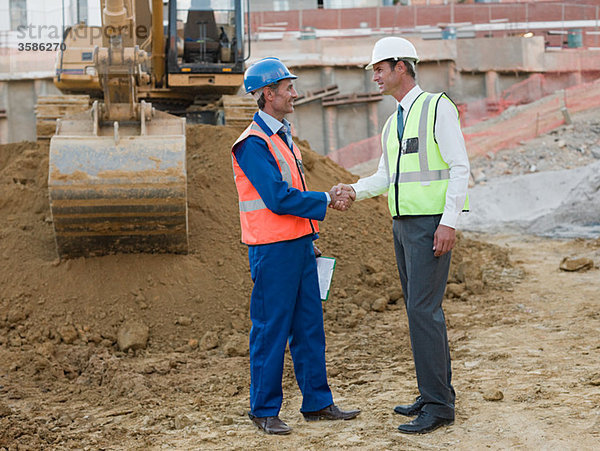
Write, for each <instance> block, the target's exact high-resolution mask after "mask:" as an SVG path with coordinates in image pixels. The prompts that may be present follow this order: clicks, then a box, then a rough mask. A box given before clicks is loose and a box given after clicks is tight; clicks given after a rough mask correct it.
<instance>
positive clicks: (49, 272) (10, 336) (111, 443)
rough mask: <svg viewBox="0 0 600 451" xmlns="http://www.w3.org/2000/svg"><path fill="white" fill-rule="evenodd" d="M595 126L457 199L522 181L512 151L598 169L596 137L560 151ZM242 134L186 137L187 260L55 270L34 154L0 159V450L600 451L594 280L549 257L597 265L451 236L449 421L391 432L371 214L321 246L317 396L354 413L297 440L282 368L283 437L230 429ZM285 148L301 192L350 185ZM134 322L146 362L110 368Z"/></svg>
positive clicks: (242, 377)
mask: <svg viewBox="0 0 600 451" xmlns="http://www.w3.org/2000/svg"><path fill="white" fill-rule="evenodd" d="M598 113H599V112H598V111H596V113H595V114H596V116H581V117H579V116H575V117H574V120H575V125H574V127H573V128H572V129H565V130H564V131H563V132H564V133H563V132H561V133H563V134H562V135H560V137H561V138H562V139H564V140H565V141H566V142H567V145H566V146H557V147H556V148H554V147H552V146H551V145H547V143H552V142H555V138H557V135H556V134H549V135H546V136H544V137H540V138H539V139H541V140H543V141H539V142H538V143H539V144H538V146H537V148H536V149H535V150H527V149H529V148H528V147H521V148H518V149H514V150H506V151H500V152H498V153H497V154H495V155H488V156H484V157H479V158H476V159H474V160H473V161H472V164H473V174H481V173H484V174H485V176H481V175H479V176H476V177H474V178H477V180H476V183H475V187H474V190H475V189H477V186H478V185H482V184H484V183H490V182H491V180H493V179H496V178H502V177H506V176H509V175H510V176H514V175H515V174H517V173H518V172H519V171H520V170H517V169H515V168H516V167H517V166H518V167H523V168H525V169H526V170H527V171H529V172H532V171H531V162H530V161H527V162H526V163H524V164H522V165H520V163H519V164H517V163H518V162H519V161H521V159H523V158H525V157H526V156H527V155H529V152H534V153H535V154H536V157H535V159H534V163H535V162H536V161H541V160H544V162H548V161H550V154H549V153H547V152H550V151H552V152H553V153H552V158H553V159H554V160H555V161H556V164H547V165H546V164H543V165H542V164H541V163H535V164H536V166H537V168H536V171H546V170H548V171H549V170H556V169H564V166H566V165H570V166H573V167H575V166H581V165H584V164H588V163H593V162H594V161H597V160H596V159H595V158H596V157H595V156H594V153H593V152H592V148H593V147H594V146H597V142H598V139H599V138H600V134H599V132H598V130H597V128H596V129H595V132H594V133H595V136H593V137H592V136H591V135H590V136H589V137H588V136H587V135H586V138H585V139H588V140H589V143H588V144H586V146H587V147H586V149H584V151H583V152H582V151H581V150H577V149H571V147H570V146H571V143H572V142H573V139H575V133H574V132H573V129H574V130H577V127H578V125H577V123H578V121H592V122H593V121H594V120H595V119H593V117H598ZM590 117H592V119H590ZM595 124H596V126H597V125H598V124H597V121H596V122H595ZM240 131H241V130H240V129H239V128H231V127H212V126H203V125H198V126H192V127H189V128H188V133H187V153H188V182H189V190H188V191H189V192H188V196H189V208H190V212H189V221H190V246H191V251H190V253H189V255H144V254H138V255H110V256H105V257H95V258H86V259H84V258H78V259H72V260H62V261H59V260H58V259H57V258H56V251H55V247H54V246H55V245H54V239H53V233H52V221H51V218H50V211H49V207H48V196H47V171H48V168H47V165H48V148H47V143H42V142H40V143H19V144H11V145H5V146H1V147H0V287H1V291H0V450H17V449H19V450H20V449H36V450H37V449H127V450H130V449H140V450H142V449H143V450H146V449H290V450H295V449H315V450H321V449H372V450H382V449H406V450H412V449H448V448H452V449H464V450H472V449H487V448H490V449H515V448H519V449H532V450H533V449H535V450H537V449H556V450H564V449H573V450H575V449H577V450H581V449H590V450H592V449H598V448H599V447H600V364H599V362H600V345H599V343H598V331H599V330H600V313H599V302H600V272H599V270H598V269H597V267H593V268H591V269H589V265H588V269H587V270H580V271H561V270H560V269H559V265H560V263H561V261H562V260H563V258H564V257H570V258H589V259H592V260H593V261H594V262H595V264H596V265H598V264H599V263H600V238H598V237H592V238H586V239H569V240H565V239H561V240H559V239H553V238H548V237H545V238H542V237H536V236H533V235H529V234H526V233H519V234H495V235H492V234H487V233H481V232H464V233H461V234H459V240H458V244H457V247H456V249H455V250H454V251H453V263H452V267H451V274H450V280H449V285H448V289H447V298H446V299H445V301H444V308H445V312H446V320H447V324H448V334H449V340H450V346H451V354H452V358H453V382H454V387H455V389H456V392H457V403H456V422H455V424H454V425H453V426H450V427H447V428H443V429H440V430H438V431H435V432H433V433H431V434H428V435H423V436H407V435H403V434H400V433H399V432H398V431H397V430H396V427H397V425H398V424H400V423H401V422H403V421H405V420H406V419H405V418H404V417H401V416H399V415H396V414H394V413H393V407H394V406H395V405H396V404H400V403H408V402H411V401H412V399H414V397H415V396H416V395H417V389H416V380H415V376H414V368H413V364H412V355H411V350H410V341H409V336H408V328H407V321H406V315H405V312H404V306H403V300H402V296H401V289H400V284H399V281H398V276H397V271H396V267H395V259H394V256H393V246H392V244H391V220H390V218H389V213H388V211H387V202H386V199H384V198H379V199H370V200H366V201H362V202H358V203H355V204H354V206H353V207H352V209H351V210H350V211H349V212H345V213H341V212H337V211H333V210H331V211H330V212H329V213H328V215H327V218H326V220H325V221H324V222H323V223H322V231H321V234H320V235H321V238H320V239H319V242H318V244H319V247H320V249H321V250H322V251H323V253H324V254H325V255H328V256H333V257H336V258H337V259H338V266H337V269H336V274H335V278H334V282H333V288H332V294H331V297H330V299H329V300H328V301H326V302H325V303H324V311H325V329H326V334H327V363H328V372H329V381H330V385H331V388H332V390H333V393H334V399H335V401H336V402H337V403H338V404H339V405H340V406H341V407H349V408H350V407H352V408H354V407H358V408H360V409H362V413H361V415H360V416H359V417H358V418H357V419H355V420H353V421H347V422H317V423H307V422H305V421H304V420H303V418H302V416H301V414H300V413H299V407H300V404H301V395H300V392H299V390H298V387H297V385H296V383H295V379H294V374H293V366H292V362H291V358H290V357H289V354H288V356H287V357H286V366H285V370H284V378H283V386H284V403H283V408H282V411H281V418H282V419H284V420H285V421H286V422H288V423H289V424H290V425H291V426H292V427H293V429H294V430H293V432H292V434H291V435H289V436H284V437H277V436H268V435H265V434H263V433H261V432H259V431H258V430H256V429H255V428H254V427H253V425H252V423H251V422H250V420H249V419H248V417H247V411H248V407H249V406H248V388H249V362H248V340H247V334H248V331H249V328H250V322H249V318H248V306H249V296H250V291H251V288H252V283H251V280H250V274H249V269H248V262H247V250H246V248H245V246H243V245H242V244H240V241H239V237H240V231H239V219H238V212H237V194H236V192H235V187H234V184H233V177H232V172H231V157H230V151H229V149H230V145H231V143H232V142H233V141H234V140H235V138H236V137H237V136H238V135H239V133H240ZM299 144H300V146H301V149H302V151H303V155H304V161H305V168H306V171H307V178H308V183H309V186H310V187H311V188H312V189H315V190H325V189H329V187H330V186H331V185H332V184H334V183H336V182H339V181H344V182H350V181H353V180H356V176H354V175H352V174H350V173H348V172H347V171H345V170H344V169H342V168H340V167H339V166H337V165H336V164H335V163H333V162H332V161H331V160H329V159H327V158H325V157H321V156H319V155H317V154H316V153H314V152H312V151H311V150H310V149H309V147H308V143H306V142H301V141H300V142H299ZM527 145H533V144H524V146H527ZM565 147H567V148H566V149H565ZM524 149H525V150H524ZM532 149H533V148H532ZM542 155H544V157H543V158H542V157H541V156H542ZM497 161H502V162H504V163H506V166H505V167H504V166H503V167H502V169H501V170H500V169H498V167H497V165H496V164H493V163H492V162H497ZM513 163H514V164H513ZM528 166H529V168H528V169H527V167H528ZM525 169H524V171H525ZM507 171H511V172H512V174H506V173H507ZM524 176H525V175H524ZM135 323H137V324H140V323H143V324H144V325H145V326H147V327H148V330H149V334H148V336H149V339H148V343H147V346H146V347H145V348H143V349H138V350H135V351H134V350H129V351H127V352H122V351H120V350H119V346H118V342H119V339H120V336H121V335H122V334H123V333H124V332H127V329H128V328H131V327H132V324H135Z"/></svg>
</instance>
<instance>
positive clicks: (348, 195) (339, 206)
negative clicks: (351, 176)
mask: <svg viewBox="0 0 600 451" xmlns="http://www.w3.org/2000/svg"><path fill="white" fill-rule="evenodd" d="M329 194H330V195H331V203H330V204H329V206H330V207H332V208H335V209H336V210H340V211H344V210H347V209H348V208H350V207H351V206H352V203H353V202H354V200H355V199H356V193H355V192H354V188H352V187H351V186H350V185H346V184H344V183H338V184H337V185H335V186H333V187H332V188H331V190H330V191H329ZM334 196H335V197H336V199H337V198H338V197H339V200H336V201H335V202H334Z"/></svg>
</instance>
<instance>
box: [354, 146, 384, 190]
mask: <svg viewBox="0 0 600 451" xmlns="http://www.w3.org/2000/svg"><path fill="white" fill-rule="evenodd" d="M350 186H351V187H352V188H354V191H355V192H356V200H363V199H368V198H369V197H375V196H379V195H380V194H383V193H385V192H387V190H388V188H389V186H390V179H389V176H388V172H387V169H386V165H385V158H384V155H383V154H382V155H381V158H380V159H379V166H378V167H377V172H375V174H373V175H371V176H369V177H365V178H362V179H360V180H359V181H358V182H356V183H353V184H351V185H350Z"/></svg>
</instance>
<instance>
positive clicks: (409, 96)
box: [399, 85, 423, 113]
mask: <svg viewBox="0 0 600 451" xmlns="http://www.w3.org/2000/svg"><path fill="white" fill-rule="evenodd" d="M422 92H423V90H422V89H421V88H420V87H419V85H415V86H414V87H413V88H412V89H411V90H410V91H408V92H407V93H406V95H405V96H404V97H402V100H400V102H399V104H400V106H402V110H403V111H404V112H405V113H407V112H408V110H410V107H411V106H412V104H413V102H414V101H415V100H416V99H417V97H419V94H421V93H422Z"/></svg>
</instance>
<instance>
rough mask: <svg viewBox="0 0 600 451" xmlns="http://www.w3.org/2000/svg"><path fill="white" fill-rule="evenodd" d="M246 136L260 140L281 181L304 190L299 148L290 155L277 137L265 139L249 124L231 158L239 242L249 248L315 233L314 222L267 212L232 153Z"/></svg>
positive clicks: (317, 228) (237, 142)
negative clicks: (238, 219) (237, 206)
mask: <svg viewBox="0 0 600 451" xmlns="http://www.w3.org/2000/svg"><path fill="white" fill-rule="evenodd" d="M249 136H257V137H259V138H261V139H263V140H264V141H265V142H266V144H267V147H268V148H269V151H270V152H271V154H272V155H273V158H274V159H275V160H276V161H277V165H278V167H279V170H280V171H281V177H282V179H283V180H284V181H285V182H287V184H288V185H289V186H290V187H292V188H296V189H299V190H303V186H302V181H303V173H304V170H303V168H302V156H301V154H300V151H299V150H298V148H297V147H296V146H295V145H294V147H293V151H292V150H290V148H289V147H288V146H287V144H285V143H284V142H283V141H282V140H281V138H280V137H279V136H277V135H273V136H268V135H267V134H266V133H264V132H263V131H262V129H261V128H260V126H259V125H258V124H257V123H256V122H253V123H252V124H250V126H248V128H246V130H244V132H243V133H242V134H241V135H240V137H239V138H238V139H237V140H236V142H235V143H234V144H233V146H232V155H231V161H232V165H233V174H234V180H235V184H236V188H237V191H238V196H239V209H240V223H241V226H242V242H244V243H245V244H250V245H254V244H268V243H274V242H277V241H286V240H291V239H295V238H299V237H301V236H305V235H309V234H312V233H316V232H318V231H319V227H318V225H317V222H316V221H311V220H309V219H306V218H300V217H299V216H293V215H278V214H275V213H273V212H272V211H271V210H269V209H268V208H267V206H266V205H265V203H264V201H263V200H262V199H261V198H260V195H259V194H258V192H257V191H256V189H255V188H254V187H253V186H252V184H251V183H250V181H249V180H248V178H247V177H246V176H245V174H244V172H243V171H242V169H241V168H240V167H239V165H238V164H237V160H236V159H235V153H234V152H233V151H234V150H235V147H236V146H237V145H238V144H239V143H241V142H242V141H243V140H245V139H246V138H248V137H249ZM286 156H287V159H286ZM294 157H296V158H297V160H298V166H299V167H300V170H298V167H297V166H296V162H295V158H294Z"/></svg>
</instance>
